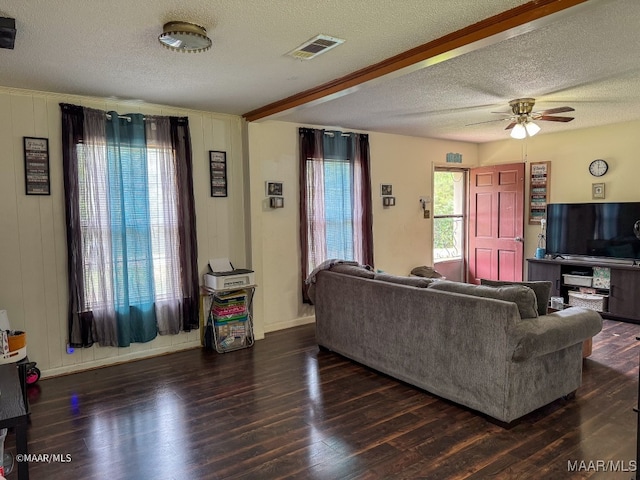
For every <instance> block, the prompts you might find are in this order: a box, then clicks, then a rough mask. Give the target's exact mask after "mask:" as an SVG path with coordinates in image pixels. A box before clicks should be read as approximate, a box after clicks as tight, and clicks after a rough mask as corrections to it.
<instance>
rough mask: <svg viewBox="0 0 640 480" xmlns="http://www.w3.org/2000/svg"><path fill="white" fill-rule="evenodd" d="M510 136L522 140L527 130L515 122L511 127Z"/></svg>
mask: <svg viewBox="0 0 640 480" xmlns="http://www.w3.org/2000/svg"><path fill="white" fill-rule="evenodd" d="M536 126H537V125H536ZM510 135H511V138H515V139H517V140H522V139H523V138H526V137H527V130H526V129H525V128H524V126H523V125H522V124H521V123H516V124H515V125H514V127H513V128H512V129H511V134H510Z"/></svg>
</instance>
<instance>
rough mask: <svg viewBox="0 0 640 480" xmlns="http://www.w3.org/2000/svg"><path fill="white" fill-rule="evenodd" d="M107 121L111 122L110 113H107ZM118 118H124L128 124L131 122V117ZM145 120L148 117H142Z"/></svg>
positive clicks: (122, 116)
mask: <svg viewBox="0 0 640 480" xmlns="http://www.w3.org/2000/svg"><path fill="white" fill-rule="evenodd" d="M105 115H106V117H107V120H111V114H110V113H105ZM118 118H124V119H126V120H127V122H130V121H131V117H127V116H126V115H118ZM142 119H143V120H146V119H147V117H142Z"/></svg>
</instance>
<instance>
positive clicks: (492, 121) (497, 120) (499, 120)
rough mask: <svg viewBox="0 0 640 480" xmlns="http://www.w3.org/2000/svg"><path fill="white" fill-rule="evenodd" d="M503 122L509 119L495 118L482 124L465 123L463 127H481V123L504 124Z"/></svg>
mask: <svg viewBox="0 0 640 480" xmlns="http://www.w3.org/2000/svg"><path fill="white" fill-rule="evenodd" d="M505 120H509V119H508V118H496V119H495V120H486V121H484V122H476V123H467V124H466V125H465V127H470V126H471V125H482V124H483V123H494V122H504V121H505Z"/></svg>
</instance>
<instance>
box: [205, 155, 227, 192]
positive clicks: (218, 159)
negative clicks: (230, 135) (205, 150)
mask: <svg viewBox="0 0 640 480" xmlns="http://www.w3.org/2000/svg"><path fill="white" fill-rule="evenodd" d="M209 176H210V181H211V196H212V197H226V196H227V193H228V192H227V152H220V151H216V150H210V151H209Z"/></svg>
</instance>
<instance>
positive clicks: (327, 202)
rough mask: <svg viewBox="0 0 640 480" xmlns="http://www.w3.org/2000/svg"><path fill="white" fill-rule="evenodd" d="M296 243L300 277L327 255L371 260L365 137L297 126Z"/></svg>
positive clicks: (304, 297) (369, 184)
mask: <svg viewBox="0 0 640 480" xmlns="http://www.w3.org/2000/svg"><path fill="white" fill-rule="evenodd" d="M300 170H301V174H300V179H301V184H300V199H301V203H302V205H301V208H300V227H301V229H300V247H301V250H302V257H303V258H302V265H303V267H302V280H303V282H302V283H303V299H304V300H305V301H308V297H307V294H306V287H305V286H304V285H305V282H304V281H305V280H306V279H307V277H308V276H309V274H310V273H311V272H312V271H313V269H315V268H317V267H318V266H320V265H321V264H322V263H323V262H325V261H326V260H330V259H338V260H351V261H357V262H358V263H361V264H366V265H372V264H373V235H372V212H371V175H370V171H369V139H368V136H367V135H362V134H356V133H342V132H336V131H332V132H328V131H324V130H316V129H308V128H301V129H300Z"/></svg>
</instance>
